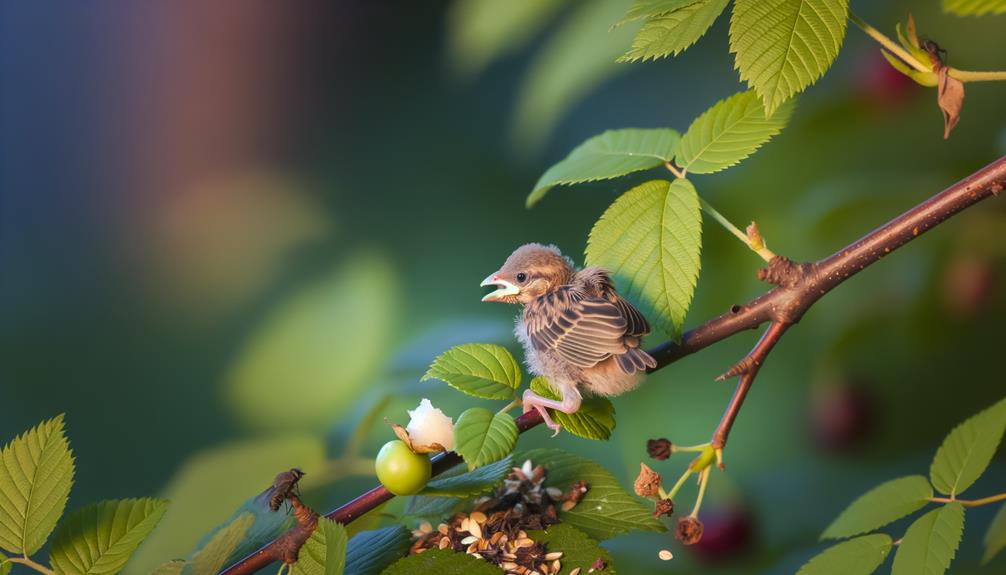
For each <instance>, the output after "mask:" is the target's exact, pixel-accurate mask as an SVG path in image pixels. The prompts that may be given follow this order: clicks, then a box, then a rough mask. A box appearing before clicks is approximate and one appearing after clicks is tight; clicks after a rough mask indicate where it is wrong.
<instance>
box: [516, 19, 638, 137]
mask: <svg viewBox="0 0 1006 575" xmlns="http://www.w3.org/2000/svg"><path fill="white" fill-rule="evenodd" d="M572 4H573V5H572V6H571V10H570V11H569V13H568V16H566V17H565V18H563V19H562V20H561V21H560V23H559V24H558V26H556V28H555V30H554V32H551V33H549V34H547V36H546V39H545V42H544V45H543V46H542V48H541V50H539V51H538V53H537V54H536V55H535V56H534V57H533V59H532V60H531V64H530V65H529V67H528V71H527V74H525V76H524V78H523V80H522V81H521V86H520V90H519V92H518V94H517V101H516V103H515V105H514V112H513V120H512V121H511V123H510V126H511V139H512V142H513V145H514V148H515V149H517V150H519V151H520V152H523V153H525V154H533V153H535V152H536V151H537V150H539V149H540V148H541V145H542V144H543V143H545V141H546V140H547V138H548V136H549V135H550V134H551V133H552V131H553V130H554V128H555V126H556V125H557V124H558V123H559V121H560V120H561V119H562V118H563V117H564V116H565V115H566V114H567V113H569V111H570V110H572V109H574V108H575V107H576V104H577V102H579V101H580V100H582V99H583V98H584V97H586V96H587V95H589V94H590V93H591V92H592V91H594V89H596V88H597V87H598V86H600V85H601V84H603V83H604V82H605V81H606V80H608V79H609V78H611V77H612V76H614V75H615V74H618V73H621V72H624V71H626V70H627V68H626V67H625V66H619V65H618V64H617V63H616V62H615V59H616V58H618V57H619V56H620V55H621V54H622V53H623V52H624V51H625V47H626V46H628V45H629V43H630V42H631V41H632V37H633V36H634V35H635V33H636V30H638V29H639V23H630V24H627V25H625V26H623V27H620V28H618V29H615V30H611V23H612V22H615V21H617V20H618V18H619V17H620V16H621V15H622V14H624V13H625V11H626V10H627V9H628V8H629V5H630V4H629V0H578V1H577V2H573V3H572Z"/></svg>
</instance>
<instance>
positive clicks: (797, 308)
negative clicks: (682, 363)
mask: <svg viewBox="0 0 1006 575" xmlns="http://www.w3.org/2000/svg"><path fill="white" fill-rule="evenodd" d="M1004 188H1006V157H1002V158H999V159H998V160H996V161H994V162H992V163H990V164H988V165H987V166H985V167H984V168H982V169H980V170H978V171H977V172H975V173H974V174H972V175H970V176H968V177H967V178H964V179H963V180H961V181H959V182H957V183H955V184H953V185H952V186H950V187H948V188H947V189H945V190H943V191H942V192H940V193H938V194H936V195H934V196H932V197H931V198H929V199H928V200H926V201H924V202H922V203H921V204H918V205H917V206H915V207H913V208H912V209H910V210H908V211H907V212H905V213H903V214H901V215H900V216H898V217H896V218H894V219H893V220H891V221H889V222H887V223H886V224H884V225H882V226H880V227H879V228H877V229H876V230H874V231H872V232H870V233H869V234H867V235H866V236H864V237H863V238H861V239H859V240H857V241H856V242H854V243H852V244H850V245H848V246H847V247H845V248H843V249H841V250H839V251H837V252H835V253H834V254H832V255H831V256H828V257H826V258H824V259H821V260H819V261H817V262H815V263H813V264H810V265H806V266H795V267H794V269H795V270H797V271H798V272H799V273H796V274H795V276H794V280H793V282H791V283H787V284H785V285H780V286H779V287H776V288H774V289H772V290H770V291H768V292H767V293H765V294H763V295H761V296H759V297H757V298H755V299H754V300H752V301H750V302H748V303H747V304H744V305H735V306H733V307H731V308H730V310H729V311H727V312H726V313H724V314H722V315H720V316H719V317H716V318H714V319H712V320H710V321H708V322H706V323H705V324H703V325H701V326H699V327H697V328H695V329H693V330H691V331H689V332H687V333H685V335H684V336H683V337H682V338H681V341H680V342H675V341H669V342H666V343H664V344H661V345H659V346H657V347H656V348H653V349H651V350H649V353H650V355H651V356H653V357H654V359H656V360H657V367H655V368H654V369H652V370H650V371H655V370H657V369H660V368H663V367H666V366H668V365H670V364H671V363H674V362H675V361H677V360H679V359H681V358H683V357H685V356H688V355H691V354H693V353H695V352H697V351H699V350H702V349H705V348H707V347H709V346H710V345H713V344H715V343H717V342H719V341H722V340H724V339H726V338H728V337H730V336H732V335H736V334H738V333H740V332H742V331H747V330H750V329H755V328H757V327H758V326H760V325H762V324H763V323H767V322H772V326H770V328H769V329H768V330H766V333H765V335H764V336H763V337H762V339H761V340H760V341H759V345H758V346H755V349H756V350H757V349H758V347H759V346H762V347H763V348H764V349H763V351H761V352H759V355H761V356H762V357H761V358H760V360H759V362H763V361H764V355H767V353H768V351H770V350H771V348H772V346H774V345H775V343H777V341H778V339H779V337H781V336H782V333H783V332H785V330H786V329H787V328H788V327H789V326H790V325H792V324H795V323H796V322H798V321H799V320H800V318H801V317H803V314H804V313H805V312H806V311H807V310H808V309H809V308H810V307H811V306H812V305H813V304H814V303H815V302H817V300H819V299H821V297H823V296H824V295H825V294H827V293H828V292H830V291H831V290H833V289H835V288H836V287H837V286H838V285H839V284H841V283H842V282H844V281H845V280H847V279H849V278H850V277H852V276H853V275H855V274H857V273H859V272H860V271H862V270H863V269H865V268H866V267H868V266H870V265H872V264H874V263H876V262H877V261H879V260H881V259H882V258H883V257H884V256H886V255H887V254H889V253H891V252H892V251H894V250H896V249H898V248H899V247H901V246H903V245H904V244H906V243H908V242H910V241H912V240H913V239H915V238H916V237H918V236H920V235H922V234H923V233H925V232H927V231H929V230H930V229H932V228H933V227H935V226H936V225H938V224H940V223H941V222H943V221H945V220H947V219H948V218H950V217H952V216H954V215H955V214H957V213H959V212H961V211H963V210H965V209H967V208H968V207H970V206H973V205H974V204H977V203H978V202H980V201H982V200H985V199H987V198H990V197H992V196H995V195H998V194H999V193H1000V192H1002V191H1003V189H1004ZM752 353H754V350H752ZM753 371H755V372H756V371H757V364H756V366H755V367H754V369H753ZM753 371H752V369H751V368H750V367H749V368H748V370H747V371H746V372H745V373H743V374H742V375H741V381H740V382H739V383H738V390H737V391H735V393H734V397H733V398H732V399H731V401H730V404H729V405H728V406H727V411H726V412H725V413H724V416H723V418H722V419H721V420H720V424H719V426H718V427H717V430H716V434H714V441H713V443H714V445H715V443H716V440H715V438H716V437H720V438H721V442H722V443H723V444H725V443H726V438H727V435H728V434H729V433H730V427H731V426H732V425H733V422H734V420H735V419H736V417H737V413H738V412H739V410H740V406H741V404H742V402H743V399H744V395H745V394H746V393H747V391H748V390H749V389H750V386H751V381H752V380H753ZM745 380H746V381H747V382H746V383H745ZM742 385H743V386H744V388H743V389H742ZM515 423H516V424H517V428H518V429H519V430H520V431H521V432H524V431H527V430H528V429H531V428H533V427H535V426H537V425H539V424H541V423H542V418H541V414H539V413H538V411H537V410H532V411H529V412H527V413H525V414H523V415H521V416H520V417H518V418H516V420H515ZM719 454H720V453H719V450H718V452H717V455H719ZM459 463H461V457H460V456H458V455H457V454H456V453H442V454H440V455H437V456H436V457H434V458H433V474H434V475H438V474H440V473H443V472H444V471H446V470H448V469H450V468H452V467H454V466H455V465H457V464H459ZM392 497H394V496H393V495H392V494H391V492H389V491H388V490H387V489H385V488H384V486H380V485H379V486H377V487H375V488H373V489H371V490H370V491H368V492H366V493H364V494H363V495H361V496H359V497H357V498H356V499H354V500H352V501H350V502H349V503H346V504H345V505H343V506H342V507H339V508H338V509H335V510H333V511H331V512H330V513H328V514H327V515H326V517H328V518H329V519H333V520H335V521H339V522H341V523H349V522H350V521H353V520H354V519H357V518H358V517H360V516H361V515H363V514H365V513H367V512H368V511H371V510H373V509H374V508H376V507H377V506H379V505H380V504H382V503H384V502H385V501H388V500H389V499H391V498H392ZM996 497H998V496H996ZM962 505H963V503H962ZM275 543H276V542H275V541H274V542H272V543H269V544H267V545H265V546H263V547H262V548H261V549H259V550H258V551H256V552H254V553H252V554H251V555H249V556H247V557H245V558H244V559H242V560H240V561H238V562H237V563H235V564H233V565H231V566H230V567H228V568H227V569H225V570H224V571H222V572H221V575H249V574H251V573H254V572H255V571H257V570H259V569H261V568H262V567H265V566H266V565H268V564H269V563H272V562H273V561H276V560H278V559H279V555H277V549H276V548H275Z"/></svg>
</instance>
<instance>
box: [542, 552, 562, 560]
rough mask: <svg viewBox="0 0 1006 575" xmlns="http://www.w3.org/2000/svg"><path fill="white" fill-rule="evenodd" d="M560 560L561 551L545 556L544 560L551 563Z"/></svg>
mask: <svg viewBox="0 0 1006 575" xmlns="http://www.w3.org/2000/svg"><path fill="white" fill-rule="evenodd" d="M561 558H562V551H553V552H551V553H548V554H546V555H545V559H546V560H547V561H553V560H555V559H561Z"/></svg>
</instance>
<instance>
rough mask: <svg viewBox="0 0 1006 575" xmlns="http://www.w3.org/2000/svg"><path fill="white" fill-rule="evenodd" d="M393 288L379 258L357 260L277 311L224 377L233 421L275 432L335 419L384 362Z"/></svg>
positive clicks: (393, 307)
mask: <svg viewBox="0 0 1006 575" xmlns="http://www.w3.org/2000/svg"><path fill="white" fill-rule="evenodd" d="M396 283H397V279H396V278H395V274H394V270H393V268H392V267H391V264H390V263H389V262H388V261H387V260H386V259H385V258H384V257H381V256H377V255H374V254H369V255H361V256H357V257H355V258H352V259H350V260H349V261H347V262H345V263H344V264H342V265H341V266H339V268H338V269H336V270H335V271H334V272H333V273H331V274H329V275H328V276H325V277H323V278H321V279H320V280H318V281H316V282H315V283H313V284H311V285H309V286H308V287H306V288H304V289H303V290H301V291H300V292H299V293H296V294H294V295H293V296H292V297H291V298H290V299H288V300H287V301H285V302H283V303H281V304H280V305H279V306H278V308H277V309H275V310H274V311H273V312H272V313H271V314H270V315H269V316H268V317H267V318H266V319H265V321H264V322H263V323H262V324H261V325H260V326H259V327H258V328H257V329H256V330H255V332H254V333H253V334H252V336H251V338H250V339H249V341H248V342H247V344H246V345H245V346H244V349H243V350H242V351H241V354H240V356H239V358H238V361H237V363H236V364H235V365H234V367H233V369H232V371H231V373H230V374H229V377H228V380H227V385H226V389H225V392H226V396H227V399H228V401H229V403H230V405H231V406H232V407H233V408H234V410H235V412H236V414H237V415H238V416H239V417H240V418H241V421H242V422H243V423H245V424H246V425H248V426H249V427H255V428H260V429H273V430H275V429H317V428H319V427H320V426H323V425H325V424H327V423H330V422H331V421H333V420H335V419H337V418H338V417H339V416H340V415H341V414H342V413H343V412H344V411H345V410H346V409H348V408H349V406H351V405H352V403H353V402H352V399H354V398H355V397H357V395H358V394H359V391H360V389H361V388H362V387H363V386H364V385H365V384H366V383H367V382H368V381H371V380H372V378H373V377H375V373H374V371H375V369H376V368H377V367H378V366H379V365H380V364H381V363H382V362H383V360H384V355H385V353H386V352H387V350H386V344H387V342H388V340H389V338H390V336H391V333H392V329H393V325H394V318H395V316H396V299H397V293H396V287H395V286H396ZM306 398H310V400H309V401H308V400H306Z"/></svg>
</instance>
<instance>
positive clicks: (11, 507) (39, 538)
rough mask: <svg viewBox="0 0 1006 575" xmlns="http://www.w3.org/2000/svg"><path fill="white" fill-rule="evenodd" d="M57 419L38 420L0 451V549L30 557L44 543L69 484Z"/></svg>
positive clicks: (69, 456)
mask: <svg viewBox="0 0 1006 575" xmlns="http://www.w3.org/2000/svg"><path fill="white" fill-rule="evenodd" d="M73 472H74V465H73V453H71V451H70V444H69V443H68V442H67V440H66V434H65V433H64V429H63V415H62V414H60V415H57V416H56V417H54V418H53V419H50V420H48V421H44V422H42V423H40V424H38V425H37V426H35V427H34V428H32V429H30V430H28V431H26V432H25V433H23V434H22V435H20V436H18V437H17V438H15V439H14V440H13V441H11V442H10V443H8V444H7V445H5V446H4V448H3V451H2V452H0V549H6V550H7V551H10V552H11V553H15V554H18V555H21V554H24V555H31V554H32V553H34V552H36V551H38V550H39V548H40V547H42V545H44V544H45V540H46V539H48V538H49V534H50V533H52V530H53V528H54V527H56V522H57V521H59V518H60V516H61V515H62V514H63V509H64V508H65V507H66V499H67V497H68V496H69V495H70V486H71V485H72V484H73Z"/></svg>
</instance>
